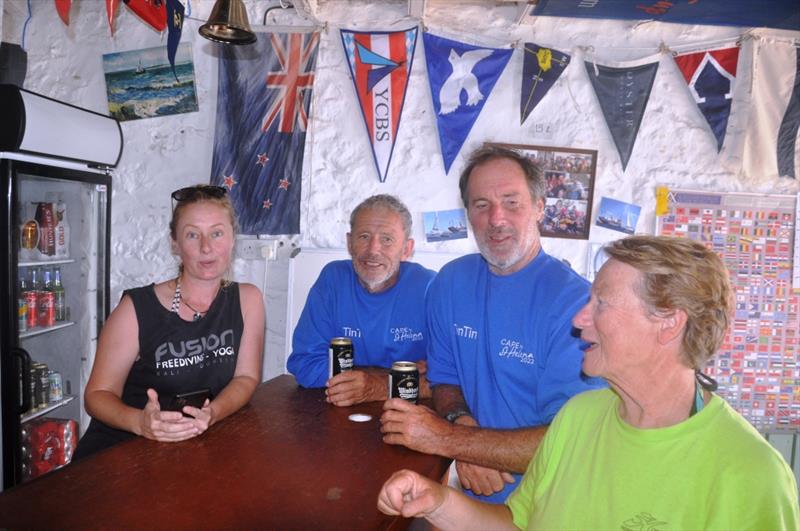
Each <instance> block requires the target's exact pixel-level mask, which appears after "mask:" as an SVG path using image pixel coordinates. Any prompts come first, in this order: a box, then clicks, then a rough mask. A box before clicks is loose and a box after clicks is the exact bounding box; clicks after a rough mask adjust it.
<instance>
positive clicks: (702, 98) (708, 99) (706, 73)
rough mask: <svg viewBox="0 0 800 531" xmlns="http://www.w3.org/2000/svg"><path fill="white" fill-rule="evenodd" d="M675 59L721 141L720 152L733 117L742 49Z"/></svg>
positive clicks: (701, 109) (694, 53)
mask: <svg viewBox="0 0 800 531" xmlns="http://www.w3.org/2000/svg"><path fill="white" fill-rule="evenodd" d="M674 59H675V63H676V64H677V65H678V68H679V69H680V71H681V73H682V74H683V78H684V79H685V80H686V83H687V84H688V85H689V91H690V92H691V93H692V97H693V98H694V101H695V102H696V103H697V107H698V108H699V109H700V112H701V113H703V116H704V117H705V119H706V122H708V125H709V126H710V127H711V131H712V132H713V133H714V136H715V137H716V139H717V151H719V150H720V149H722V143H723V142H724V141H725V129H726V128H727V127H728V117H729V116H730V114H731V101H732V96H733V83H734V81H736V63H737V62H738V60H739V48H737V47H733V48H725V49H721V50H709V51H704V52H693V53H686V54H681V55H677V56H675V58H674Z"/></svg>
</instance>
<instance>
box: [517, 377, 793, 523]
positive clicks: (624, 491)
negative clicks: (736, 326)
mask: <svg viewBox="0 0 800 531" xmlns="http://www.w3.org/2000/svg"><path fill="white" fill-rule="evenodd" d="M506 504H507V505H508V507H509V508H510V509H511V512H512V513H513V516H514V523H515V524H516V525H517V527H519V528H520V529H547V530H555V529H622V530H626V531H628V530H631V531H633V530H636V531H639V530H641V531H656V530H667V529H704V530H705V529H724V530H731V529H736V530H746V529H754V530H756V529H757V530H773V529H775V530H779V529H792V530H795V529H798V526H800V516H799V515H798V513H800V510H799V509H798V502H797V484H796V482H795V479H794V476H793V475H792V472H791V470H790V468H789V466H788V465H787V464H786V461H784V459H783V457H781V455H780V454H779V453H778V452H777V451H776V450H775V449H774V448H772V447H771V446H770V445H769V443H767V442H766V441H765V440H764V438H763V437H762V436H761V435H760V434H759V433H758V432H757V431H756V430H755V429H754V428H753V427H752V426H751V425H750V424H748V422H747V421H746V420H745V419H744V418H743V417H742V416H741V415H739V414H738V413H736V412H735V411H734V410H733V409H732V408H731V407H730V406H729V405H728V404H727V403H726V402H725V401H724V400H722V399H721V398H719V397H718V396H716V395H714V396H712V398H711V400H710V401H709V403H708V404H707V405H706V406H705V407H704V408H703V409H702V410H701V411H700V412H699V413H697V414H696V415H694V416H692V417H690V418H689V419H687V420H686V421H684V422H681V423H680V424H677V425H675V426H669V427H667V428H658V429H647V430H643V429H637V428H634V427H632V426H630V425H628V424H626V423H625V422H623V421H622V420H621V419H620V417H619V398H618V397H617V395H616V394H614V392H613V391H611V390H610V389H602V390H597V391H587V392H585V393H582V394H580V395H577V396H575V397H573V398H572V399H571V400H570V401H569V402H568V403H567V404H566V405H565V406H564V407H563V408H562V409H561V411H560V412H559V414H558V415H557V416H556V418H555V420H554V421H553V424H552V425H551V426H550V428H549V429H548V431H547V435H546V437H545V438H544V440H543V441H542V444H541V446H540V447H539V450H538V451H537V453H536V455H535V456H534V458H533V459H532V460H531V463H530V465H529V466H528V470H527V472H526V473H525V476H524V477H523V479H522V481H521V482H520V484H519V486H518V487H517V489H516V490H515V491H514V493H513V494H511V496H510V497H509V498H508V500H507V501H506Z"/></svg>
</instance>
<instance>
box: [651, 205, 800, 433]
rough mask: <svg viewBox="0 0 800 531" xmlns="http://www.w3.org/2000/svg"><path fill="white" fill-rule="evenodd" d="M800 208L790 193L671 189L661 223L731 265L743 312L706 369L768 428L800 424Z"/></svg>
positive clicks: (728, 396) (725, 393) (722, 391)
mask: <svg viewBox="0 0 800 531" xmlns="http://www.w3.org/2000/svg"><path fill="white" fill-rule="evenodd" d="M795 206H796V198H795V196H790V195H756V194H726V193H711V192H699V191H686V190H670V191H669V192H668V194H667V205H666V207H667V214H666V215H664V216H660V217H659V218H658V224H657V229H656V230H657V233H658V234H663V235H667V236H681V237H686V238H690V239H692V240H696V241H699V242H701V243H703V244H705V245H706V247H708V248H709V249H712V250H714V251H715V252H717V254H719V255H720V256H721V257H722V259H723V261H724V262H725V265H726V266H727V267H728V271H729V272H730V279H731V283H732V285H733V288H734V292H735V296H736V306H735V314H734V317H733V320H732V323H731V328H730V330H729V331H728V334H727V335H726V336H725V340H724V342H723V344H722V347H721V348H720V350H719V351H718V352H717V355H716V356H714V357H713V358H712V359H711V360H710V361H709V364H708V366H707V368H706V370H705V372H706V373H707V374H709V375H710V376H712V377H714V378H716V379H717V381H718V382H719V390H718V391H717V392H718V394H719V395H720V396H722V397H723V398H724V399H725V400H727V401H728V403H729V404H730V405H731V406H733V407H734V408H735V409H736V410H737V411H739V412H740V413H741V414H742V415H744V417H745V418H747V420H748V421H750V423H751V424H753V425H754V426H755V427H756V428H757V429H758V430H759V431H762V432H769V431H796V430H797V429H798V428H800V368H798V358H800V346H799V345H798V342H799V341H800V292H798V291H795V290H793V286H792V262H793V249H792V248H793V244H792V239H793V236H794V234H795V223H796V219H795V217H796V214H795ZM799 287H800V286H794V288H795V289H797V288H799Z"/></svg>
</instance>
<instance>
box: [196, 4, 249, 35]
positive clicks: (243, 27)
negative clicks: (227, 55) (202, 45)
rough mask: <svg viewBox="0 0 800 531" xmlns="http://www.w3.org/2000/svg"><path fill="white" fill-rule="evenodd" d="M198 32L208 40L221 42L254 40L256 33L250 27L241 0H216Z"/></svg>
mask: <svg viewBox="0 0 800 531" xmlns="http://www.w3.org/2000/svg"><path fill="white" fill-rule="evenodd" d="M198 32H199V33H200V35H202V36H203V37H205V38H206V39H208V40H211V41H215V42H221V43H223V44H252V43H254V42H256V34H255V33H253V31H252V30H251V29H250V22H249V21H248V20H247V9H246V8H245V7H244V3H242V0H217V2H216V3H215V4H214V8H213V9H212V10H211V16H209V17H208V21H207V22H206V23H205V24H203V25H202V26H200V29H199V30H198Z"/></svg>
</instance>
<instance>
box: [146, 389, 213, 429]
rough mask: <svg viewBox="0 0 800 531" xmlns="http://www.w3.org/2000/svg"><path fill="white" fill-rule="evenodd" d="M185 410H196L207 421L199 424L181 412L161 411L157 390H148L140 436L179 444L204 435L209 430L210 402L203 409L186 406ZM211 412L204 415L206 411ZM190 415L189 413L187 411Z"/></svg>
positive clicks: (196, 420)
mask: <svg viewBox="0 0 800 531" xmlns="http://www.w3.org/2000/svg"><path fill="white" fill-rule="evenodd" d="M184 409H185V410H194V411H195V412H199V413H198V415H200V416H202V417H205V420H203V421H201V422H198V419H196V418H194V419H193V418H187V417H184V416H183V413H181V412H180V411H161V406H160V405H159V403H158V393H157V392H156V390H155V389H148V390H147V404H145V406H144V409H143V410H142V413H141V417H140V422H139V430H140V431H139V435H141V436H142V437H146V438H148V439H152V440H154V441H161V442H178V441H185V440H186V439H191V438H192V437H196V436H197V435H199V434H201V433H203V432H204V431H205V430H206V429H207V428H208V419H209V418H210V417H211V415H210V408H209V406H208V401H207V400H206V405H204V406H203V409H202V410H200V409H197V408H193V407H190V406H186V407H185V408H184ZM207 409H208V410H209V411H208V412H207V413H204V412H203V411H204V410H207ZM187 413H189V411H187Z"/></svg>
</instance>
